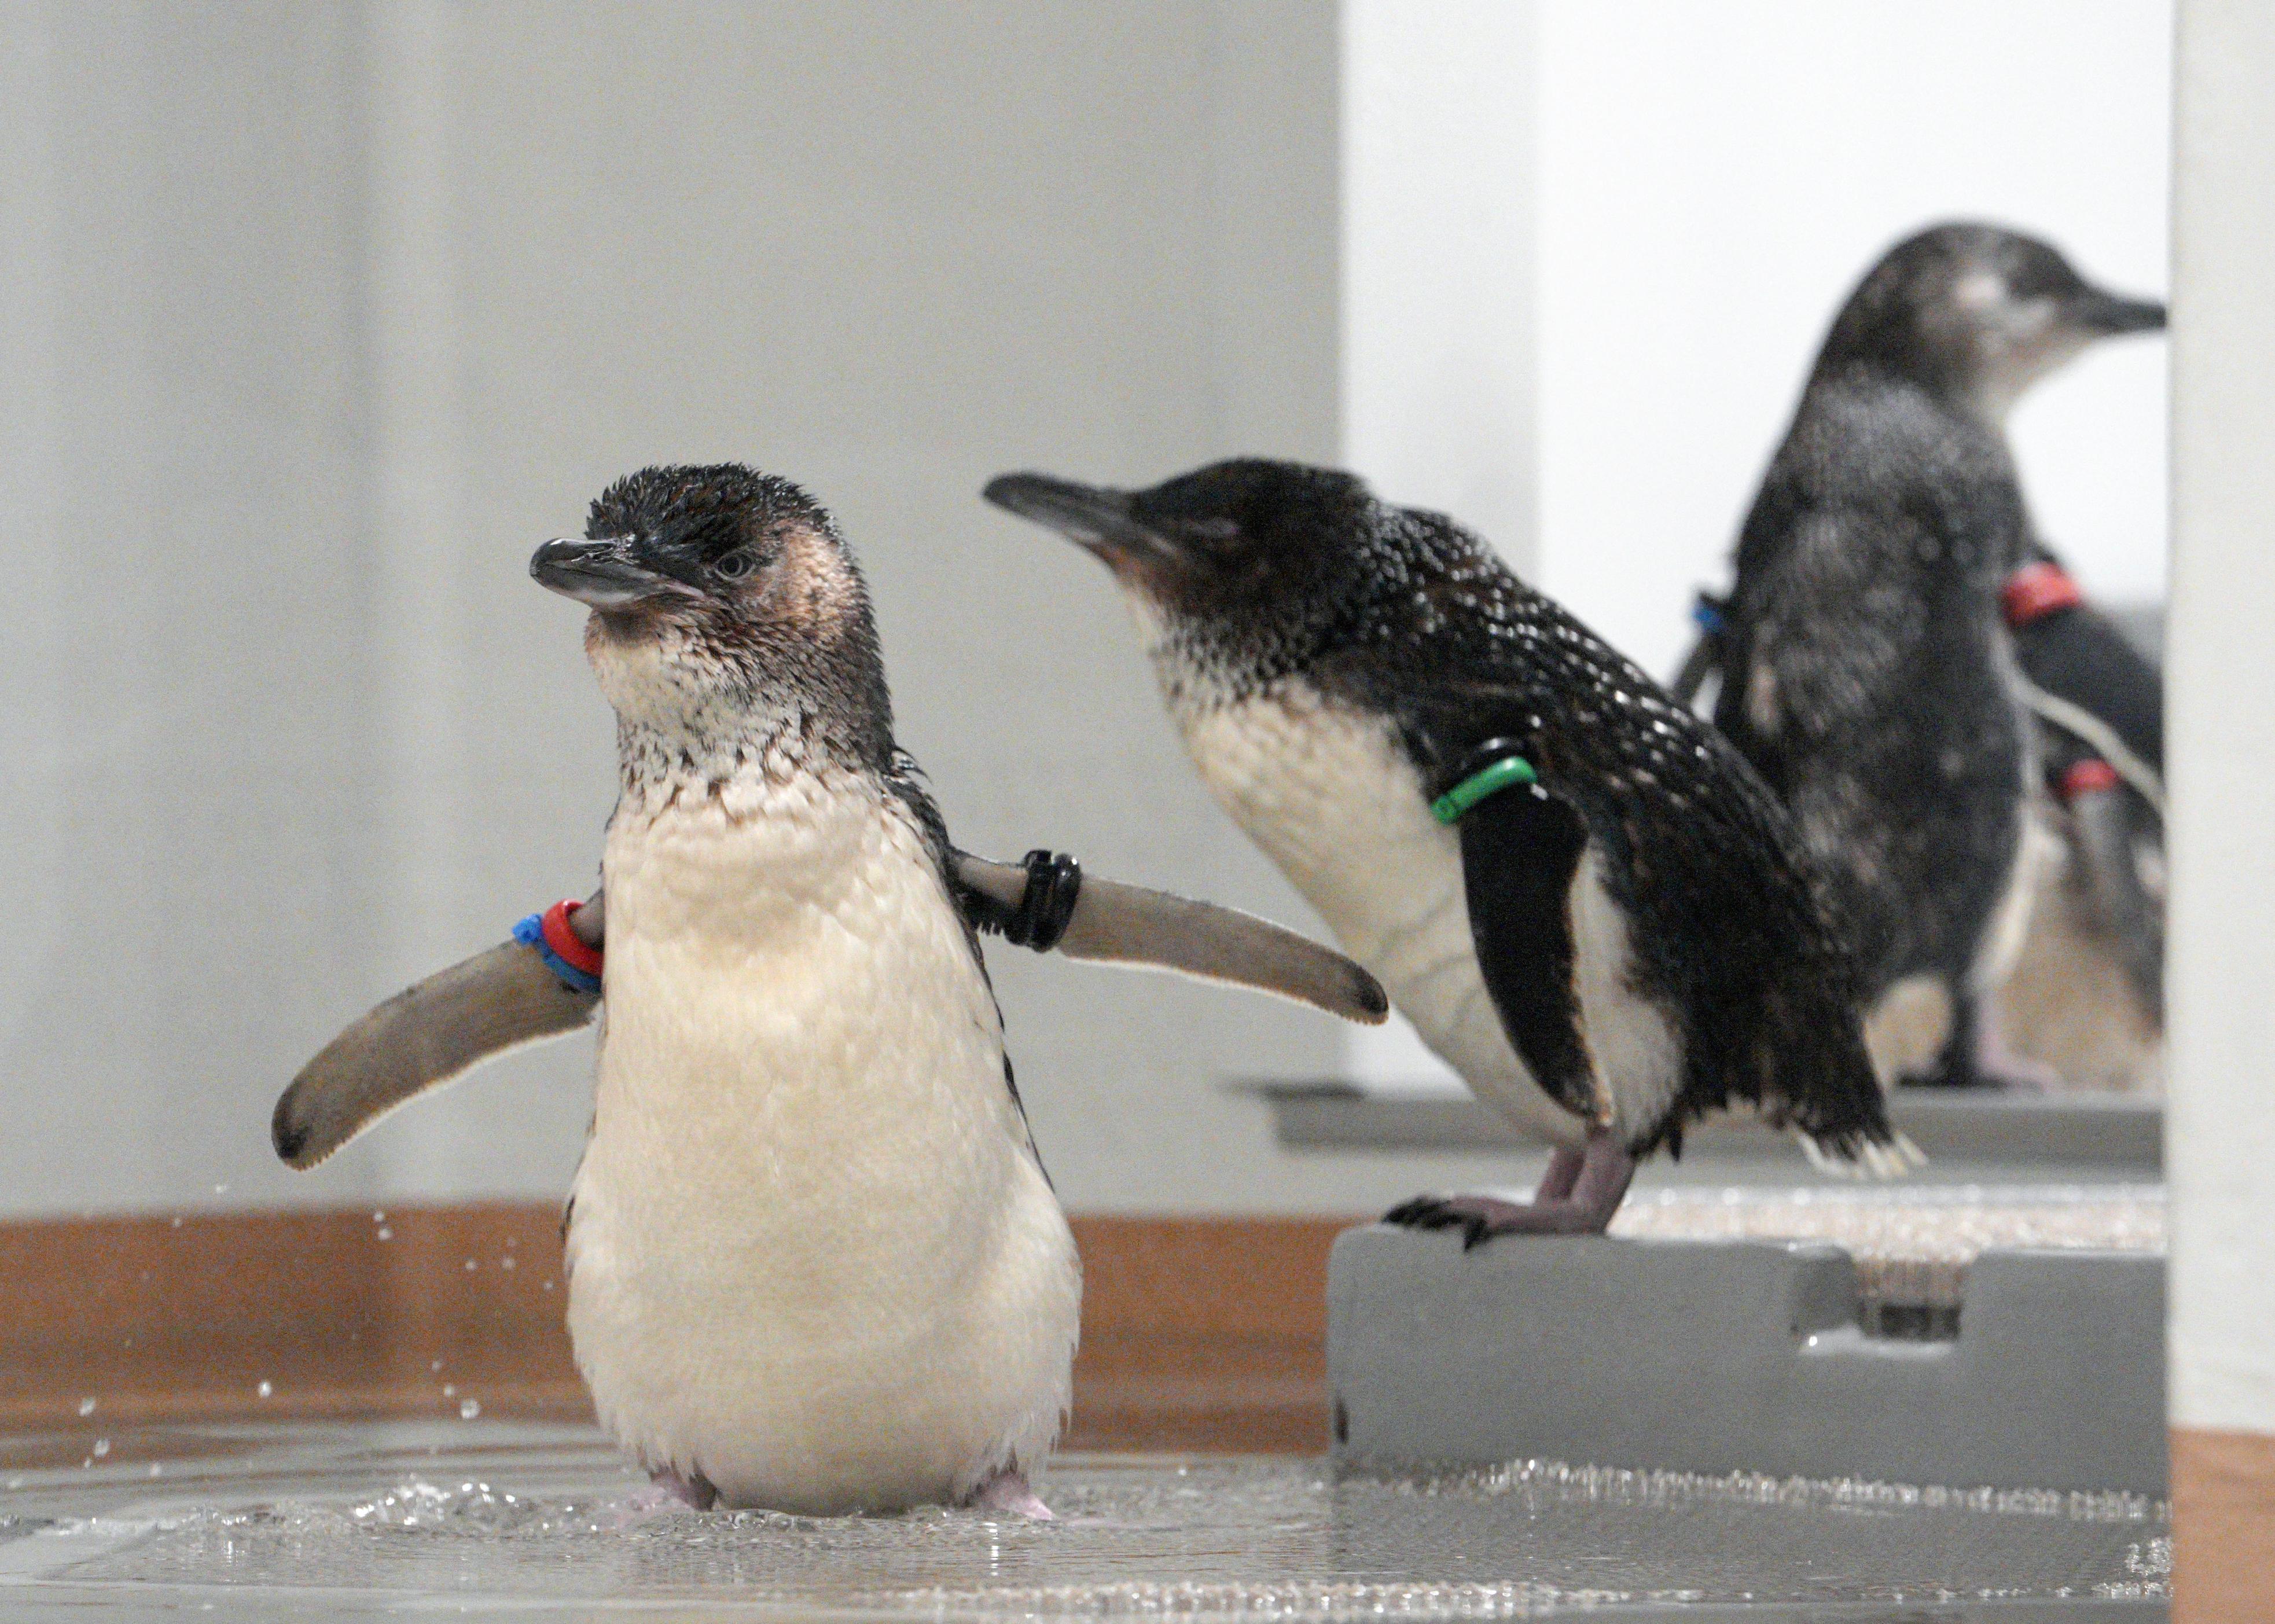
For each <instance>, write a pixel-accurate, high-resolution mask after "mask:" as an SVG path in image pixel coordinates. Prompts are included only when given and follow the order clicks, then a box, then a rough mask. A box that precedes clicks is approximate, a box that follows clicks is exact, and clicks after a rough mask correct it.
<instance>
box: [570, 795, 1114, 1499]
mask: <svg viewBox="0 0 2275 1624" xmlns="http://www.w3.org/2000/svg"><path fill="white" fill-rule="evenodd" d="M730 808H731V810H730ZM604 881H605V885H606V889H607V895H608V969H607V992H606V998H605V1003H604V1025H603V1028H602V1033H601V1051H600V1078H599V1087H598V1092H597V1098H596V1108H595V1115H594V1121H593V1138H592V1143H591V1144H590V1146H589V1147H588V1149H587V1152H586V1158H585V1161H584V1165H583V1167H581V1168H580V1169H579V1171H578V1177H577V1183H576V1205H575V1209H574V1214H573V1220H572V1223H571V1230H570V1235H569V1260H570V1267H571V1277H570V1300H569V1323H570V1330H571V1335H572V1337H573V1339H574V1341H575V1344H576V1351H577V1358H578V1365H579V1367H580V1368H581V1369H582V1370H583V1371H584V1374H585V1377H586V1382H587V1383H588V1385H589V1386H591V1388H592V1392H593V1400H594V1402H595V1404H596V1406H597V1407H598V1409H599V1411H600V1415H601V1421H602V1422H603V1424H606V1425H607V1426H608V1428H609V1429H610V1430H611V1431H613V1432H615V1433H616V1436H617V1437H618V1439H620V1440H621V1441H622V1442H623V1443H624V1445H625V1446H626V1447H628V1448H629V1449H631V1450H632V1451H633V1452H634V1453H635V1454H638V1455H639V1457H640V1458H641V1459H642V1460H643V1461H644V1462H646V1464H648V1465H649V1466H651V1467H654V1468H658V1469H661V1468H665V1467H670V1468H674V1469H678V1470H679V1471H681V1472H682V1473H684V1474H686V1475H689V1476H692V1475H693V1474H695V1473H698V1472H699V1473H701V1474H702V1475H703V1476H704V1477H707V1478H708V1479H709V1480H710V1481H711V1482H712V1483H714V1484H716V1485H717V1486H718V1488H719V1489H720V1491H721V1492H722V1497H723V1498H724V1499H726V1500H727V1501H728V1502H729V1503H759V1504H764V1505H767V1506H772V1507H779V1508H782V1509H787V1510H798V1511H807V1512H813V1513H817V1514H819V1513H832V1512H843V1511H849V1510H854V1509H858V1508H863V1507H891V1506H898V1505H908V1504H914V1503H923V1502H926V1501H951V1500H954V1499H960V1498H961V1497H963V1496H964V1495H965V1494H967V1493H968V1492H970V1491H971V1489H972V1488H973V1487H974V1486H976V1485H977V1484H979V1483H980V1482H981V1481H982V1480H984V1479H985V1478H986V1477H988V1476H990V1475H991V1474H992V1473H993V1472H994V1470H996V1469H998V1468H1001V1467H1003V1466H1005V1465H1009V1464H1017V1465H1018V1466H1021V1467H1023V1468H1026V1469H1032V1468H1033V1467H1034V1466H1037V1465H1039V1463H1040V1462H1041V1458H1042V1455H1043V1454H1044V1453H1045V1452H1046V1451H1047V1448H1048V1446H1049V1445H1050V1442H1051V1440H1052V1439H1053V1438H1054V1435H1055V1433H1056V1431H1057V1429H1058V1424H1059V1420H1060V1416H1061V1413H1062V1410H1063V1409H1064V1407H1065V1404H1066V1401H1067V1382H1068V1371H1069V1361H1070V1359H1071V1357H1072V1354H1073V1349H1074V1343H1075V1339H1076V1333H1077V1313H1078V1308H1079V1301H1080V1295H1081V1294H1080V1276H1079V1269H1078V1265H1077V1262H1076V1259H1075V1255H1074V1247H1073V1242H1072V1239H1071V1237H1070V1236H1069V1233H1068V1230H1067V1226H1066V1220H1065V1219H1064V1217H1063V1216H1062V1214H1061V1212H1060V1210H1059V1206H1058V1203H1057V1201H1056V1199H1055V1198H1054V1197H1053V1196H1052V1194H1051V1192H1050V1190H1049V1187H1048V1185H1047V1182H1046V1181H1045V1180H1044V1178H1043V1175H1042V1173H1041V1170H1040V1168H1039V1167H1038V1166H1037V1165H1036V1163H1035V1160H1034V1159H1033V1157H1032V1153H1031V1152H1029V1150H1028V1149H1027V1147H1026V1135H1025V1129H1024V1125H1023V1124H1022V1122H1020V1120H1019V1117H1018V1113H1017V1107H1016V1106H1015V1105H1014V1103H1013V1101H1012V1100H1011V1098H1010V1096H1009V1092H1008V1091H1007V1089H1006V1087H1005V1084H1004V1076H1003V1042H1002V1034H1001V1029H1000V1025H999V1023H998V1020H997V1016H996V1012H995V1008H994V1001H993V1000H992V998H991V997H990V996H989V993H988V991H987V988H986V984H985V981H984V979H983V978H982V976H981V974H980V971H979V966H978V964H977V963H975V962H974V960H973V957H972V955H971V950H970V948H969V947H968V946H967V945H966V943H965V940H964V933H963V926H962V924H961V922H960V920H959V919H958V918H957V916H956V911H955V910H954V908H953V906H952V904H951V903H949V898H948V896H947V895H946V893H945V891H944V889H943V888H942V887H941V882H940V880H939V878H938V875H937V873H936V872H935V871H934V869H933V864H932V861H931V859H930V857H929V856H928V854H927V853H926V850H925V849H924V846H923V842H922V841H921V839H920V837H919V835H918V831H917V829H916V827H914V824H913V821H912V820H911V817H910V815H909V814H908V812H907V811H906V809H905V808H903V806H901V804H899V803H898V802H897V801H896V800H893V799H892V798H891V797H888V796H886V795H884V794H883V793H882V792H881V791H880V790H879V789H876V788H875V787H874V786H873V785H871V784H869V783H867V782H863V781H860V780H857V779H852V778H850V777H846V778H840V779H838V780H837V781H836V782H829V783H826V784H825V783H824V782H820V780H818V779H816V778H814V777H813V776H810V775H806V774H799V775H797V777H794V778H792V779H790V780H789V781H788V782H773V783H764V784H760V785H757V786H755V787H753V786H752V785H751V784H749V783H748V782H746V781H743V780H738V781H737V782H735V783H733V784H730V785H729V787H728V789H727V791H726V794H725V797H724V798H723V799H722V797H718V796H709V797H707V796H706V795H705V794H704V793H703V787H702V786H701V785H700V784H695V785H691V786H687V787H685V789H684V792H683V793H682V794H680V795H679V796H676V797H669V798H666V797H663V796H661V795H658V796H656V797H654V798H653V799H650V800H645V801H641V800H635V799H634V798H633V797H630V796H629V795H628V796H627V798H626V800H625V802H624V804H623V805H621V806H620V807H619V809H618V811H617V814H616V818H615V820H613V821H612V823H611V824H610V826H609V831H608V847H607V857H606V860H605V865H604Z"/></svg>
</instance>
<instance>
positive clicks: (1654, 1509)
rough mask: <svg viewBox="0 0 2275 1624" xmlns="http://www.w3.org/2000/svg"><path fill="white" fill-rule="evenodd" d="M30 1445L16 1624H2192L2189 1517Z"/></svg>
mask: <svg viewBox="0 0 2275 1624" xmlns="http://www.w3.org/2000/svg"><path fill="white" fill-rule="evenodd" d="M103 1442H104V1447H103V1450H102V1454H100V1455H96V1454H92V1453H90V1452H89V1445H88V1440H87V1439H86V1438H85V1437H84V1436H83V1435H82V1436H75V1437H73V1438H71V1439H64V1438H63V1437H60V1436H56V1437H48V1438H25V1439H14V1440H9V1441H7V1442H5V1443H4V1444H0V1472H4V1473H5V1478H4V1481H5V1484H6V1485H7V1493H6V1494H5V1496H4V1498H0V1613H5V1614H7V1615H8V1616H22V1615H24V1614H26V1613H33V1612H40V1613H47V1612H49V1611H51V1610H52V1611H56V1612H64V1611H65V1610H69V1613H70V1614H82V1613H84V1614H94V1615H98V1616H102V1617H105V1618H120V1619H128V1618H144V1617H151V1618H155V1617H160V1616H163V1617H167V1618H178V1617H180V1616H182V1615H184V1614H192V1615H195V1614H200V1613H214V1614H215V1615H216V1616H219V1617H226V1618H232V1619H254V1620H272V1619H300V1618H338V1617H344V1616H370V1615H374V1614H382V1613H384V1614H397V1613H412V1614H420V1615H427V1614H437V1613H439V1614H445V1615H452V1616H465V1615H469V1614H471V1615H477V1616H486V1617H487V1616H501V1617H503V1616H510V1617H514V1618H517V1619H540V1618H587V1617H598V1616H601V1615H603V1614H607V1615H610V1616H614V1615H616V1614H618V1613H644V1614H656V1615H661V1616H667V1617H687V1618H711V1617H714V1616H725V1615H730V1614H731V1615H736V1616H744V1615H747V1616H751V1617H755V1618H775V1619H788V1618H825V1617H828V1618H850V1617H872V1618H881V1617H909V1616H918V1617H926V1618H964V1617H971V1618H994V1617H1028V1616H1046V1615H1124V1614H1126V1615H1136V1616H1157V1615H1165V1614H1174V1615H1178V1616H1187V1615H1192V1616H1206V1615H1217V1614H1224V1615H1238V1616H1242V1617H1273V1618H1310V1617H1327V1618H1367V1619H1376V1618H1396V1619H1415V1618H1437V1617H1447V1618H1472V1617H1505V1616H1521V1615H1529V1614H1533V1613H1560V1612H1564V1611H1567V1610H1580V1609H1587V1610H1590V1611H1591V1613H1592V1614H1593V1616H1597V1617H1606V1616H1610V1617H1625V1616H1629V1614H1630V1613H1636V1614H1642V1615H1650V1616H1669V1617H1672V1618H1674V1619H1680V1620H1691V1619H1704V1618H1710V1617H1712V1618H1719V1617H1723V1616H1725V1615H1726V1614H1729V1613H1739V1614H1742V1615H1744V1616H1747V1617H1750V1618H1769V1617H1779V1618H1783V1617H1807V1618H1812V1619H1818V1618H1824V1619H1851V1618H1854V1619H1880V1618H1888V1619H1897V1618H1901V1619H1918V1618H1924V1617H1943V1616H1953V1617H1970V1618H1971V1617H1979V1616H1984V1615H1990V1616H1996V1617H1999V1618H2002V1619H2003V1618H2007V1617H2009V1616H2013V1617H2029V1618H2036V1617H2064V1618H2067V1617H2069V1616H2072V1615H2073V1614H2075V1616H2078V1617H2080V1618H2093V1619H2110V1620H2115V1619H2132V1618H2136V1617H2161V1616H2162V1613H2163V1610H2164V1604H2163V1602H2162V1600H2161V1598H2162V1596H2163V1593H2164V1587H2165V1575H2166V1572H2167V1570H2168V1568H2169V1566H2170V1554H2171V1545H2170V1540H2169V1537H2168V1534H2169V1530H2168V1527H2167V1524H2166V1522H2165V1507H2162V1506H2161V1505H2156V1504H2152V1503H2150V1502H2148V1501H2144V1500H2142V1499H2138V1498H2137V1497H2129V1496H2121V1495H2110V1496H2077V1495H2055V1494H2044V1495H2034V1494H2023V1493H2013V1492H1999V1493H1988V1492H1984V1493H1976V1494H1971V1495H1970V1494H1961V1493H1954V1492H1931V1491H1919V1490H1910V1489H1896V1488H1891V1487H1888V1486H1886V1485H1871V1484H1825V1483H1803V1482H1788V1483H1773V1482H1771V1481H1768V1480H1765V1479H1755V1478H1727V1479H1709V1478H1699V1477H1678V1476H1672V1475H1661V1474H1639V1473H1625V1472H1615V1471H1602V1470H1586V1469H1571V1468H1564V1467H1556V1466H1549V1465H1541V1464H1531V1465H1525V1466H1520V1467H1515V1468H1511V1469H1504V1470H1500V1471H1494V1472H1484V1473H1478V1472H1468V1473H1463V1474H1461V1475H1459V1476H1450V1477H1443V1478H1440V1479H1435V1480H1415V1481H1409V1480H1394V1479H1378V1478H1367V1477H1347V1476H1346V1477H1338V1476H1337V1475H1336V1474H1335V1473H1334V1471H1333V1470H1332V1469H1329V1468H1328V1467H1327V1466H1326V1465H1325V1464H1324V1463H1323V1462H1310V1461H1291V1460H1262V1459H1249V1460H1215V1459H1187V1460H1177V1459H1166V1458H1160V1457H1128V1456H1073V1457H1069V1458H1067V1459H1064V1460H1062V1461H1061V1462H1058V1463H1057V1464H1056V1466H1055V1467H1054V1469H1053V1470H1052V1471H1051V1472H1050V1473H1049V1474H1048V1475H1047V1477H1046V1479H1045V1481H1044V1484H1043V1490H1044V1493H1045V1496H1046V1498H1047V1499H1049V1501H1050V1502H1051V1503H1052V1505H1053V1506H1054V1507H1055V1508H1056V1509H1057V1511H1058V1513H1059V1514H1060V1517H1061V1519H1062V1521H1060V1522H1056V1523H1054V1524H1029V1523H1012V1522H989V1521H987V1520H986V1519H984V1518H981V1517H979V1516H977V1515H974V1514H970V1513H963V1512H942V1511H926V1512H921V1513H917V1514H911V1515H908V1516H903V1517H886V1518H870V1519H848V1520H835V1521H822V1520H814V1519H809V1518H799V1517H785V1516H778V1515H773V1514H760V1513H717V1514H695V1513H692V1512H688V1511H684V1510H679V1509H661V1510H659V1509H648V1508H646V1507H644V1504H643V1501H642V1499H641V1498H639V1496H638V1492H639V1489H640V1488H641V1486H642V1485H641V1483H640V1480H639V1477H637V1476H636V1475H635V1474H633V1473H632V1472H631V1471H630V1470H628V1469H626V1468H625V1467H624V1464H623V1462H621V1461H620V1460H619V1459H618V1457H617V1456H616V1454H614V1453H613V1451H611V1450H610V1449H609V1448H608V1446H607V1444H606V1442H605V1441H604V1440H603V1439H601V1437H600V1436H599V1435H598V1434H597V1433H595V1432H594V1431H592V1430H591V1429H589V1428H571V1427H552V1426H538V1425H531V1424H512V1423H497V1422H488V1421H472V1422H465V1423H448V1422H417V1423H411V1422H386V1423H368V1424H334V1425H321V1424H302V1425H290V1426H267V1427H250V1426H247V1427H221V1426H216V1427H204V1428H191V1429H171V1430H165V1431H157V1430H152V1431H141V1432H133V1433H122V1434H121V1435H119V1436H117V1437H115V1438H112V1439H106V1440H103Z"/></svg>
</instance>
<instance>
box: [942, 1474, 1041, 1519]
mask: <svg viewBox="0 0 2275 1624" xmlns="http://www.w3.org/2000/svg"><path fill="white" fill-rule="evenodd" d="M964 1504H965V1505H967V1506H969V1507H971V1509H972V1510H974V1511H979V1512H991V1513H993V1514H995V1515H997V1516H1002V1517H1025V1518H1027V1519H1028V1520H1029V1521H1030V1522H1057V1521H1058V1519H1057V1518H1056V1517H1054V1516H1053V1515H1052V1514H1051V1508H1050V1507H1048V1506H1046V1505H1044V1504H1043V1502H1042V1501H1041V1500H1039V1499H1036V1498H1035V1492H1034V1490H1032V1489H1031V1488H1029V1487H1028V1486H1027V1475H1026V1474H1025V1473H1024V1472H1022V1471H1020V1470H1018V1469H1017V1468H1015V1467H1009V1466H1007V1467H1005V1468H1004V1469H1002V1470H1001V1471H1000V1472H997V1473H996V1474H995V1475H994V1477H990V1478H989V1479H988V1480H987V1481H986V1482H985V1483H983V1484H980V1485H979V1487H978V1488H976V1489H974V1490H973V1491H972V1492H971V1499H968V1500H966V1501H964Z"/></svg>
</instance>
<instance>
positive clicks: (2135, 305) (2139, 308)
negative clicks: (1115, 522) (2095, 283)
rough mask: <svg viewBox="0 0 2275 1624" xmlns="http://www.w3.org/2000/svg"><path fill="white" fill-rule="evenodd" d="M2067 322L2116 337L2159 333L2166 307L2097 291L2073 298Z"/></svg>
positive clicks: (2091, 331) (2149, 300)
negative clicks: (2127, 334) (2130, 334)
mask: <svg viewBox="0 0 2275 1624" xmlns="http://www.w3.org/2000/svg"><path fill="white" fill-rule="evenodd" d="M2068 315H2069V319H2070V320H2071V321H2073V322H2075V324H2076V325H2078V326H2079V327H2082V328H2083V329H2085V330H2086V331H2088V332H2090V333H2097V334H2101V335H2104V336H2109V337H2115V336H2118V335H2119V334H2120V333H2160V332H2162V331H2164V329H2165V307H2164V306H2162V305H2160V304H2158V302H2157V301H2156V300H2155V299H2153V298H2118V297H2117V295H2115V294H2114V293H2104V292H2103V291H2101V290H2099V289H2098V288H2095V289H2092V290H2090V291H2087V292H2084V293H2081V294H2080V295H2078V297H2077V298H2075V299H2072V300H2071V301H2070V305H2069V311H2068Z"/></svg>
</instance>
